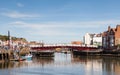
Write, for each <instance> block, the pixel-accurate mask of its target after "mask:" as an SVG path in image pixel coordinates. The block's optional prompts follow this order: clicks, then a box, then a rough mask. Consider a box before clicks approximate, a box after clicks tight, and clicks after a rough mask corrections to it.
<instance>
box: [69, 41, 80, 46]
mask: <svg viewBox="0 0 120 75" xmlns="http://www.w3.org/2000/svg"><path fill="white" fill-rule="evenodd" d="M71 44H75V45H82V42H81V41H72V42H71Z"/></svg>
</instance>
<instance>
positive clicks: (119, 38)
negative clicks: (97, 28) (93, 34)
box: [102, 25, 120, 49]
mask: <svg viewBox="0 0 120 75" xmlns="http://www.w3.org/2000/svg"><path fill="white" fill-rule="evenodd" d="M102 45H103V48H106V49H114V48H116V47H117V46H118V45H120V25H117V26H116V28H111V27H110V26H108V30H107V31H105V32H103V34H102Z"/></svg>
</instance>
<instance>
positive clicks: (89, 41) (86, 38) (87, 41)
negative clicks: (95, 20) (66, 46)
mask: <svg viewBox="0 0 120 75" xmlns="http://www.w3.org/2000/svg"><path fill="white" fill-rule="evenodd" d="M93 35H94V34H89V33H86V34H85V36H84V44H86V45H92V40H93Z"/></svg>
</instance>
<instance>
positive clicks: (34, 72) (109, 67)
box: [0, 53, 120, 75]
mask: <svg viewBox="0 0 120 75" xmlns="http://www.w3.org/2000/svg"><path fill="white" fill-rule="evenodd" d="M0 73H1V74H2V75H96V74H97V75H119V74H120V58H119V57H102V56H73V55H72V54H64V53H55V57H49V58H47V57H46V58H40V57H35V58H33V59H32V60H31V61H22V62H14V61H11V62H0ZM8 73H9V74H8Z"/></svg>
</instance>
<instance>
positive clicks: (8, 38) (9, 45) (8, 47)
mask: <svg viewBox="0 0 120 75" xmlns="http://www.w3.org/2000/svg"><path fill="white" fill-rule="evenodd" d="M10 40H11V39H10V31H8V49H10Z"/></svg>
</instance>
